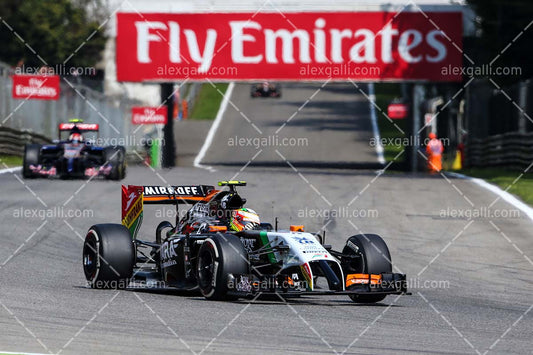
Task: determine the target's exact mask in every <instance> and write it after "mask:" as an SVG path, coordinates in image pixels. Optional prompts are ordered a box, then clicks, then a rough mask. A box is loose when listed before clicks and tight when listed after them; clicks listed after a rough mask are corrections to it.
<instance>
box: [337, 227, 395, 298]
mask: <svg viewBox="0 0 533 355" xmlns="http://www.w3.org/2000/svg"><path fill="white" fill-rule="evenodd" d="M354 249H357V250H359V253H360V254H361V257H360V258H355V259H348V258H343V259H341V266H342V269H343V270H344V274H345V275H348V274H381V273H383V272H392V264H391V257H390V253H389V248H388V247H387V244H386V243H385V241H384V240H383V239H382V238H381V237H380V236H379V235H377V234H358V235H354V236H352V237H350V238H348V240H347V241H346V245H345V246H344V249H343V250H342V253H343V254H347V255H356V254H357V253H356V251H355V250H354ZM385 297H387V295H350V298H351V299H352V301H354V302H356V303H376V302H380V301H382V300H384V299H385Z"/></svg>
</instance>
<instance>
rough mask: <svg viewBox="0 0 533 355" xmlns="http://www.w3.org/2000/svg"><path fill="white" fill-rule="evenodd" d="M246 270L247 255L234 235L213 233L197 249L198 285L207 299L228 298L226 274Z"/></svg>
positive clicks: (246, 271) (240, 272) (242, 272)
mask: <svg viewBox="0 0 533 355" xmlns="http://www.w3.org/2000/svg"><path fill="white" fill-rule="evenodd" d="M248 270H249V269H248V255H247V253H246V250H245V249H244V246H243V245H242V242H241V241H240V239H239V238H238V237H236V236H234V235H231V234H217V235H213V236H211V237H209V238H207V239H206V240H205V241H204V243H203V244H202V246H201V247H200V250H199V251H198V263H197V270H196V271H197V278H198V286H199V288H200V291H201V292H202V295H203V296H204V297H205V298H206V299H208V300H226V299H228V298H229V297H228V294H227V293H228V275H229V274H247V273H248Z"/></svg>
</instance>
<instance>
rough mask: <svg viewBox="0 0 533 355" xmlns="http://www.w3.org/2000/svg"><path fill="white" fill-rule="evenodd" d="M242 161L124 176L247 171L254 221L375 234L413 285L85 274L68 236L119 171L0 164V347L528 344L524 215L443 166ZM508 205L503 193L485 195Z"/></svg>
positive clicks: (184, 178) (107, 198)
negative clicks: (115, 285) (48, 176)
mask: <svg viewBox="0 0 533 355" xmlns="http://www.w3.org/2000/svg"><path fill="white" fill-rule="evenodd" d="M285 93H286V92H285ZM285 93H284V94H285ZM305 99H306V98H305V97H302V103H303V102H304V101H305ZM295 109H297V107H296V108H295ZM295 120H296V118H295ZM245 123H246V122H245ZM246 124H247V123H246ZM207 157H209V155H208V156H207ZM246 162H247V161H244V162H243V164H244V163H246ZM243 166H244V165H241V166H238V165H236V166H232V165H230V166H221V167H216V168H217V171H216V172H210V171H207V170H204V169H197V168H190V167H178V168H176V169H173V170H170V171H160V172H154V171H151V170H150V169H147V168H142V167H131V168H130V169H129V172H128V176H127V177H126V179H125V181H124V183H127V184H128V183H129V184H163V185H166V184H167V183H171V184H195V183H202V184H203V183H206V184H215V183H216V182H217V181H218V180H221V179H229V178H238V179H243V180H247V181H248V182H249V185H248V186H247V187H245V188H242V189H241V192H242V194H243V195H244V196H245V197H246V198H247V199H248V204H247V206H248V207H251V208H254V209H255V210H257V211H258V212H259V213H260V215H261V217H262V220H263V221H272V220H273V217H274V216H279V217H280V226H281V227H283V226H288V225H289V224H290V223H298V224H300V223H301V224H305V226H306V229H307V231H318V230H320V229H321V228H322V227H323V226H324V225H326V226H325V229H326V230H327V243H329V244H332V245H333V247H334V248H336V249H339V248H342V246H343V245H344V242H345V240H346V239H347V238H348V237H349V236H351V235H354V234H358V233H361V232H364V233H376V234H380V235H382V236H383V238H384V239H385V240H386V241H387V243H388V245H389V248H390V251H391V255H392V260H393V263H394V267H395V270H396V271H401V272H404V273H406V274H407V276H408V279H409V281H410V289H411V292H413V295H411V296H401V297H398V296H388V297H387V298H386V299H385V300H384V301H383V302H382V303H380V304H376V305H357V304H354V303H353V302H352V301H351V300H350V299H349V298H348V297H345V296H338V297H329V296H328V297H322V296H320V297H319V296H316V297H307V296H306V297H301V298H298V299H292V300H289V301H288V302H283V301H281V300H275V299H274V300H272V299H258V300H253V301H251V300H240V301H238V302H210V301H206V300H204V299H203V298H202V297H201V296H199V295H196V294H179V293H175V292H163V291H161V292H144V291H142V290H135V289H129V290H123V291H115V290H92V289H89V288H87V287H86V284H85V280H84V276H83V271H82V267H81V248H82V243H83V241H82V238H83V236H84V234H85V232H86V231H87V229H88V228H89V227H90V226H91V225H92V224H94V223H104V222H119V220H120V183H117V182H108V181H96V180H93V181H88V182H87V181H79V180H78V181H59V180H22V179H21V178H20V173H14V174H11V173H6V174H2V175H0V184H1V186H2V191H3V197H2V209H1V211H0V221H1V222H2V235H1V239H0V243H1V247H0V285H1V286H0V302H1V303H0V329H1V330H2V331H1V332H0V352H2V351H12V352H22V351H23V352H40V353H47V352H52V353H57V352H61V353H72V354H84V353H98V354H107V353H128V354H141V353H184V354H186V353H205V354H209V353H227V354H234V353H237V352H239V353H257V354H265V353H268V354H273V353H275V354H282V353H292V354H309V353H312V354H328V353H335V352H338V353H343V352H345V353H346V354H351V353H361V354H413V353H424V354H472V353H473V354H475V353H481V354H483V353H485V352H486V351H489V353H506V354H524V353H530V351H531V330H532V329H533V319H532V317H533V311H532V302H533V301H532V297H531V295H532V294H533V285H532V279H531V275H532V270H533V264H532V262H531V258H532V255H533V241H532V235H531V226H532V221H531V220H529V219H527V218H525V217H523V216H520V217H517V218H492V217H475V218H467V217H466V216H465V214H468V213H470V212H472V211H473V209H481V208H482V207H486V206H489V205H491V204H492V203H493V201H494V200H496V199H497V196H496V195H494V194H492V193H490V192H487V191H486V190H484V189H482V188H481V187H479V186H477V185H474V184H473V183H472V182H469V181H466V180H459V179H451V178H449V179H448V180H446V179H445V178H444V177H442V176H436V177H429V176H423V175H403V174H397V173H391V174H382V175H380V174H378V173H377V172H375V171H372V170H348V169H342V170H334V169H317V168H295V169H292V168H290V167H281V165H280V167H261V166H259V167H254V166H253V164H250V165H248V166H247V167H246V168H244V169H242V167H243ZM61 207H62V208H63V210H62V213H63V214H64V215H67V214H68V213H69V211H70V213H77V214H78V215H79V214H80V213H83V212H84V211H85V214H86V217H83V216H78V217H71V216H57V211H58V208H61ZM21 208H22V209H23V210H21ZM54 208H55V211H56V212H55V214H56V215H53V214H54V212H53V211H49V210H50V209H54ZM512 208H513V207H512V206H510V205H509V204H507V203H505V202H503V201H501V200H499V201H497V202H496V203H494V204H493V206H492V209H493V210H495V209H499V210H508V209H512ZM24 211H29V212H24ZM41 211H45V212H41ZM326 211H329V213H327V212H326ZM443 211H451V212H452V213H453V211H455V212H456V213H457V214H462V216H461V215H456V216H455V217H454V216H445V214H447V213H444V212H443ZM21 212H22V213H29V216H27V217H24V218H22V217H20V214H21ZM34 212H35V213H34ZM40 213H47V214H48V215H47V216H44V219H43V218H41V217H39V216H38V214H40ZM172 215H173V213H172V210H170V209H163V208H162V207H161V206H148V207H146V210H145V220H144V227H143V228H142V230H141V235H142V236H144V238H146V239H148V240H153V239H154V230H155V226H156V224H157V223H158V222H159V221H161V220H162V219H169V220H172ZM165 216H166V217H165ZM425 281H429V282H433V283H434V284H435V283H439V282H440V285H434V284H433V285H431V284H427V285H424V282H425ZM432 286H438V287H432Z"/></svg>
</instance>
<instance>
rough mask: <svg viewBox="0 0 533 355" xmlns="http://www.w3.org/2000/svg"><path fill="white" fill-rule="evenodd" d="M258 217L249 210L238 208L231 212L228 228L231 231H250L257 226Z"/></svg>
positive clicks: (258, 222)
mask: <svg viewBox="0 0 533 355" xmlns="http://www.w3.org/2000/svg"><path fill="white" fill-rule="evenodd" d="M260 223H261V221H260V220H259V215H258V214H257V213H256V212H255V211H254V210H252V209H250V208H239V209H237V210H235V211H233V213H232V216H231V220H230V225H229V228H230V230H232V231H236V232H239V231H242V230H251V229H254V228H256V227H258V226H259V224H260Z"/></svg>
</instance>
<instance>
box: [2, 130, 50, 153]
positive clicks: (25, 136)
mask: <svg viewBox="0 0 533 355" xmlns="http://www.w3.org/2000/svg"><path fill="white" fill-rule="evenodd" d="M30 143H39V144H46V143H50V139H48V138H47V137H45V136H43V135H41V134H38V133H34V132H31V131H28V130H22V131H19V130H16V129H13V128H9V127H0V154H1V155H15V156H19V157H21V156H22V155H23V154H24V146H25V145H26V144H30Z"/></svg>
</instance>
